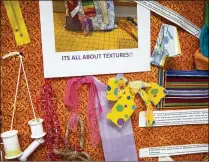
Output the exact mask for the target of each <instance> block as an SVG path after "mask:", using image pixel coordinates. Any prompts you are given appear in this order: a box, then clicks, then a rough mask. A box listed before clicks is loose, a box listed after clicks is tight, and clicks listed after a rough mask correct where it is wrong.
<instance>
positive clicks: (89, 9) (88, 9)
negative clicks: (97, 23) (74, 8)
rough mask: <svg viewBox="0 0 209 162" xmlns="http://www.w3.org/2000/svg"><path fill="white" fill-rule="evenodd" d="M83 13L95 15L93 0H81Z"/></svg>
mask: <svg viewBox="0 0 209 162" xmlns="http://www.w3.org/2000/svg"><path fill="white" fill-rule="evenodd" d="M82 6H83V10H84V14H85V15H86V16H88V17H94V16H96V9H95V6H94V1H93V0H82Z"/></svg>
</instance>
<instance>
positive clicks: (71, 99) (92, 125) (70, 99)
mask: <svg viewBox="0 0 209 162" xmlns="http://www.w3.org/2000/svg"><path fill="white" fill-rule="evenodd" d="M82 84H88V85H89V87H90V89H89V100H88V104H87V115H88V127H89V131H90V134H91V142H92V144H93V145H94V146H96V145H97V144H98V143H99V142H100V133H99V128H98V121H97V113H96V105H95V100H96V99H97V101H98V102H97V103H98V105H97V106H98V108H99V112H98V113H99V114H98V115H100V114H101V113H102V107H101V104H100V100H99V95H98V90H97V87H96V85H95V82H94V78H93V76H87V77H77V78H73V79H71V80H68V81H67V90H66V95H65V98H64V103H65V105H66V106H70V107H71V108H72V110H73V112H74V113H75V114H78V92H77V91H78V89H79V87H80V86H81V85H82ZM72 122H73V121H72ZM69 124H70V125H72V124H73V123H69ZM74 124H76V125H77V123H75V122H74Z"/></svg>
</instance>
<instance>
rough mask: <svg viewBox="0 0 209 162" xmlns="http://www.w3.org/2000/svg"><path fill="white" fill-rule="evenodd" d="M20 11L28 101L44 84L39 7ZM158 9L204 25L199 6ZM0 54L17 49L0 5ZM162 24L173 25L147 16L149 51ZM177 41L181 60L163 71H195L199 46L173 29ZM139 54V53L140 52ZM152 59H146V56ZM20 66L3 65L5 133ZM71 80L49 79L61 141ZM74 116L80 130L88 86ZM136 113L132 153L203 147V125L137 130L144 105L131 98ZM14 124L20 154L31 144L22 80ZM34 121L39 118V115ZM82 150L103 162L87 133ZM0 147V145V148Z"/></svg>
mask: <svg viewBox="0 0 209 162" xmlns="http://www.w3.org/2000/svg"><path fill="white" fill-rule="evenodd" d="M19 2H20V7H21V9H22V14H23V17H24V19H25V22H26V25H27V27H28V32H29V35H30V38H31V43H30V44H28V45H24V46H22V47H21V50H22V52H23V54H24V59H23V61H24V65H25V70H26V73H27V77H28V81H29V86H30V90H31V93H32V97H33V101H35V97H36V94H37V92H38V91H39V89H40V87H41V85H43V83H44V76H43V61H42V45H41V29H40V16H39V2H38V1H23V0H22V1H19ZM159 2H160V3H161V4H162V5H164V6H166V7H168V8H170V9H172V10H174V11H176V12H178V13H180V14H181V15H183V16H184V17H186V18H187V19H189V20H190V21H191V22H193V23H194V24H195V25H197V26H198V27H201V26H202V25H203V23H204V1H159ZM0 3H1V43H0V44H1V53H2V54H5V53H6V52H11V51H17V50H20V49H19V48H18V47H17V45H16V43H15V39H14V35H13V34H12V29H11V26H10V24H9V20H8V17H7V14H6V10H5V7H4V5H3V2H2V1H1V2H0ZM162 23H167V24H171V25H174V24H172V23H171V22H169V21H167V20H166V19H164V18H162V17H160V16H158V15H156V14H155V13H153V12H152V16H151V47H152V48H151V51H152V50H153V48H154V46H155V44H156V40H157V37H158V33H159V30H160V27H161V25H162ZM177 29H178V32H179V38H180V42H181V48H182V55H181V56H178V57H175V58H170V59H169V60H168V62H167V63H166V65H165V66H164V68H165V69H169V70H193V69H194V53H195V51H196V49H197V48H198V47H199V40H198V39H197V38H196V37H194V36H192V35H190V34H189V33H187V32H185V31H184V30H183V29H181V28H179V27H177ZM139 54H141V55H142V57H143V54H142V53H139ZM150 55H151V54H150ZM18 66H19V62H18V59H17V58H11V59H8V60H4V61H3V62H2V90H3V94H2V95H3V96H2V107H1V109H2V129H1V131H2V132H3V131H6V130H8V129H9V126H10V121H11V117H12V104H13V99H14V93H15V87H16V78H17V74H18ZM113 76H115V75H113V74H112V75H99V76H97V77H98V79H100V80H101V81H102V82H103V83H107V81H108V79H109V78H110V77H113ZM157 76H158V68H156V67H152V68H151V71H150V72H141V73H129V74H125V77H126V78H127V79H128V80H129V81H134V80H142V81H144V82H157V80H158V77H157ZM68 79H70V78H59V79H50V80H51V82H52V86H53V90H54V92H55V96H56V104H57V110H56V113H57V114H58V120H59V122H60V126H61V133H62V135H63V137H64V132H65V126H66V122H67V120H68V119H69V111H68V109H67V108H66V107H65V106H64V102H63V99H64V95H65V89H66V83H67V82H66V81H67V80H68ZM78 94H79V112H80V114H81V118H82V120H84V123H85V128H87V110H86V105H87V103H88V87H87V86H85V85H84V86H82V87H81V88H80V89H79V92H78ZM135 102H136V105H137V108H136V111H135V112H134V113H133V115H132V117H131V120H132V124H133V130H134V138H135V143H136V148H137V152H138V150H139V149H140V148H145V147H157V146H167V145H180V144H193V143H194V144H195V143H196V144H197V143H208V125H192V126H189V125H188V126H186V125H185V126H169V127H155V128H139V126H138V121H139V120H138V116H139V112H140V111H144V110H146V107H145V106H144V103H143V101H142V99H141V98H140V97H136V99H135ZM16 112H17V113H16V115H15V120H14V128H15V129H17V130H18V131H19V140H20V145H21V147H22V149H23V150H24V149H26V148H27V146H28V145H29V144H30V143H31V142H32V139H31V138H30V135H31V132H30V129H29V126H28V124H27V122H28V121H29V120H30V119H32V117H33V115H32V110H31V107H30V102H29V98H28V94H27V89H26V86H25V82H24V80H23V79H21V82H20V89H19V94H18V102H17V111H16ZM39 116H41V117H43V114H42V112H40V114H39ZM78 137H79V131H77V132H75V133H74V134H73V133H72V135H70V142H72V143H76V144H79V141H78V140H79V138H78ZM86 138H87V139H86V145H85V148H84V150H85V151H86V152H88V153H89V155H90V156H91V157H92V159H93V160H97V161H99V160H104V155H103V151H102V144H101V143H100V144H99V145H98V147H93V146H92V145H91V143H90V134H89V130H88V129H87V130H86ZM1 147H2V145H1ZM45 151H46V150H45V146H44V145H43V146H40V147H39V148H38V149H37V150H36V151H35V152H34V153H33V154H31V155H30V157H29V158H28V160H42V161H44V160H46V154H45ZM206 155H207V154H204V153H202V154H191V155H181V156H173V157H172V158H173V159H174V160H175V161H202V160H204V159H205V157H206ZM139 160H146V161H156V160H157V158H142V159H139Z"/></svg>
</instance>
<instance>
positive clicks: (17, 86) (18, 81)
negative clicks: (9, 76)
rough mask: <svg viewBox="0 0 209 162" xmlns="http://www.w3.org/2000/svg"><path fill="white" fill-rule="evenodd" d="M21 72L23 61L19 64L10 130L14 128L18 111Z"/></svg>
mask: <svg viewBox="0 0 209 162" xmlns="http://www.w3.org/2000/svg"><path fill="white" fill-rule="evenodd" d="M20 72H21V62H20V66H19V71H18V77H17V85H16V91H15V99H14V104H13V107H14V108H13V111H12V122H11V127H10V130H12V127H13V123H14V116H15V111H16V102H17V93H18V89H19V84H20Z"/></svg>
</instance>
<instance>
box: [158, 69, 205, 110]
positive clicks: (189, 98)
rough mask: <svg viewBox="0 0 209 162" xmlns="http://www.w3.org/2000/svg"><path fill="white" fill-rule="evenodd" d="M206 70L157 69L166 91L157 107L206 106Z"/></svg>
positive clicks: (160, 81) (161, 83)
mask: <svg viewBox="0 0 209 162" xmlns="http://www.w3.org/2000/svg"><path fill="white" fill-rule="evenodd" d="M208 81H209V78H208V71H159V84H160V85H161V86H164V87H165V88H166V90H167V91H168V94H167V95H166V97H165V98H164V99H163V100H162V101H161V103H160V104H159V105H158V106H157V107H158V108H175V107H176V108H208V99H209V97H208Z"/></svg>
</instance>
